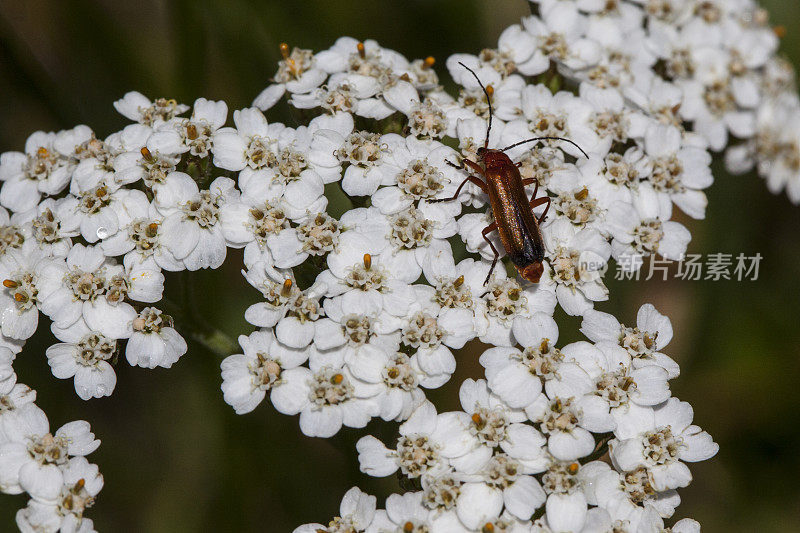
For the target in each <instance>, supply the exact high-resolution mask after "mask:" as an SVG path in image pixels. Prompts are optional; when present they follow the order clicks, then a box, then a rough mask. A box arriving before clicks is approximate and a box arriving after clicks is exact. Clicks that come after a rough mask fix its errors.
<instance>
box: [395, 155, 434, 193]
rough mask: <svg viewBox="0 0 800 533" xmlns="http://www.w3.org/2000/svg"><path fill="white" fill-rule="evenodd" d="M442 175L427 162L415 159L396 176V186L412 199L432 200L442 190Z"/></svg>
mask: <svg viewBox="0 0 800 533" xmlns="http://www.w3.org/2000/svg"><path fill="white" fill-rule="evenodd" d="M442 181H443V177H442V173H441V172H439V169H437V168H436V167H434V166H431V165H429V164H428V161H427V160H420V159H417V160H415V161H412V162H411V163H410V164H409V165H408V167H407V168H406V169H405V170H403V171H402V172H401V173H400V174H398V176H397V186H398V187H399V188H400V190H402V191H403V192H404V193H406V194H408V195H409V196H413V197H414V199H416V200H419V199H421V198H433V197H434V196H436V194H437V193H438V192H439V191H441V190H442V189H444V184H443V183H442Z"/></svg>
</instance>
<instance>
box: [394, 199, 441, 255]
mask: <svg viewBox="0 0 800 533" xmlns="http://www.w3.org/2000/svg"><path fill="white" fill-rule="evenodd" d="M389 223H390V224H391V226H392V230H391V231H392V233H391V236H390V237H389V240H390V241H391V242H392V244H393V245H394V246H395V248H398V249H406V250H410V249H413V248H422V247H425V246H428V245H429V244H430V242H431V240H432V239H433V222H432V221H430V220H427V219H426V218H425V217H424V216H423V214H422V213H421V212H420V211H418V210H417V209H416V208H414V207H409V208H408V209H406V210H405V211H401V212H400V213H397V214H396V215H392V216H391V217H389Z"/></svg>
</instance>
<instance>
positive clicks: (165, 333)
mask: <svg viewBox="0 0 800 533" xmlns="http://www.w3.org/2000/svg"><path fill="white" fill-rule="evenodd" d="M132 328H133V333H131V336H130V338H129V339H128V343H127V345H126V346H125V358H126V359H127V360H128V363H130V364H131V365H132V366H140V367H143V368H155V367H157V366H160V367H164V368H170V367H171V366H172V365H173V364H175V363H176V362H177V361H178V359H180V358H181V356H182V355H183V354H185V353H186V341H185V340H183V337H181V335H180V333H178V332H177V331H176V330H175V328H173V327H172V319H171V317H169V316H167V315H164V314H162V312H161V311H160V310H158V309H156V308H155V307H145V308H144V309H142V311H141V312H140V313H139V316H137V317H136V318H134V319H133V324H132Z"/></svg>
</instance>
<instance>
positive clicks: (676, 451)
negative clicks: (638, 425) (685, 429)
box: [642, 426, 684, 466]
mask: <svg viewBox="0 0 800 533" xmlns="http://www.w3.org/2000/svg"><path fill="white" fill-rule="evenodd" d="M642 443H643V444H644V456H645V459H646V460H647V462H648V463H649V464H650V465H652V466H655V465H665V464H670V463H672V462H674V461H677V460H678V458H679V457H680V454H681V448H682V447H683V446H684V444H683V439H682V438H680V437H678V436H675V435H673V434H672V429H671V428H670V427H669V426H667V427H665V428H661V429H659V430H656V431H649V432H647V433H645V434H644V435H642Z"/></svg>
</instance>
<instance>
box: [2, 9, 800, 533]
mask: <svg viewBox="0 0 800 533" xmlns="http://www.w3.org/2000/svg"><path fill="white" fill-rule="evenodd" d="M762 4H763V5H764V6H765V7H767V8H768V9H769V10H770V12H771V13H772V21H773V23H774V24H782V25H785V26H787V27H788V35H787V36H786V38H785V39H784V41H783V52H784V53H785V54H786V55H787V56H788V57H789V58H790V59H791V60H792V61H793V62H794V63H795V64H796V65H797V64H798V62H799V61H800V33H798V31H800V30H798V28H797V26H796V25H795V24H794V22H795V21H797V20H798V19H800V3H798V2H795V1H786V0H767V1H764V2H762ZM527 10H528V5H527V2H525V1H523V0H493V1H485V2H481V1H477V0H441V1H435V0H404V1H372V2H367V1H353V0H338V1H335V2H331V1H318V0H314V1H304V2H288V1H285V0H284V1H261V2H259V1H257V0H229V1H226V2H211V1H207V0H183V1H180V0H176V1H167V0H162V1H157V0H142V1H135V2H119V1H113V0H102V1H101V0H68V1H58V0H26V1H25V2H19V1H12V0H0V152H3V151H7V150H20V149H22V147H23V145H24V142H25V139H26V137H27V136H28V135H29V134H30V133H31V132H33V131H35V130H38V129H43V130H58V129H62V128H69V127H71V126H73V125H75V124H79V123H85V124H88V125H90V126H91V127H92V128H94V130H95V131H96V132H98V136H105V135H107V134H108V133H110V132H112V131H116V130H118V129H120V128H121V127H122V126H123V125H124V124H125V121H124V119H123V118H122V117H120V116H119V115H117V114H116V113H115V112H114V110H113V108H112V105H111V104H112V102H113V101H114V100H116V99H118V98H119V97H121V96H122V95H123V94H124V93H125V92H126V91H129V90H134V89H135V90H139V91H141V92H143V93H145V94H146V95H149V96H151V97H157V96H169V97H175V98H177V99H178V100H179V101H181V102H184V103H187V104H191V103H192V102H193V101H194V99H195V98H196V97H199V96H205V97H207V98H211V99H224V100H225V101H227V102H228V104H229V107H230V108H231V109H236V108H241V107H246V106H248V105H249V104H250V102H251V101H252V99H253V98H254V97H255V95H257V94H258V93H259V92H260V91H261V89H262V88H263V87H264V86H266V85H267V83H268V79H269V78H270V76H271V75H272V74H273V73H274V72H275V63H276V61H277V60H278V57H279V54H278V43H279V42H281V41H286V42H288V43H290V44H291V45H298V46H301V47H304V48H312V49H315V50H320V49H323V48H326V47H328V46H329V45H330V44H332V43H333V41H334V40H335V39H336V38H337V37H339V36H341V35H352V36H356V37H359V38H362V39H365V38H375V39H377V40H378V41H379V42H380V43H381V44H383V45H385V46H388V47H390V48H394V49H396V50H398V51H400V52H402V53H404V54H405V55H406V56H407V57H409V58H413V57H425V56H427V55H433V56H435V57H436V58H437V59H439V65H438V67H439V68H440V73H442V72H443V70H444V69H443V63H444V59H445V58H446V57H447V56H448V55H449V54H451V53H453V52H477V51H478V50H480V49H481V48H483V47H488V46H493V45H494V44H495V43H496V39H497V37H498V35H499V34H500V32H501V30H502V29H503V28H504V27H506V26H507V25H508V24H510V23H513V22H516V21H517V20H518V19H519V17H521V16H523V15H524V14H526V13H527ZM443 78H445V79H447V76H446V75H444V76H443ZM282 118H284V119H286V120H288V121H289V123H290V125H291V117H288V116H285V117H282ZM716 175H717V182H716V183H715V184H714V185H713V187H712V188H711V189H710V191H709V200H710V202H709V209H708V217H707V220H705V221H691V220H684V221H683V222H684V223H685V224H687V226H688V227H689V228H690V229H691V231H692V234H693V240H692V243H691V245H690V252H694V253H714V252H727V253H733V254H737V253H740V252H742V253H745V254H748V255H752V254H755V253H756V252H759V253H761V254H762V256H764V260H763V263H762V269H761V276H760V278H759V280H758V281H756V282H742V283H737V282H733V281H727V282H726V281H722V282H715V283H710V282H688V281H686V282H682V281H668V282H661V281H651V282H644V281H642V282H614V281H611V282H610V285H611V294H612V300H611V301H610V302H607V303H605V304H602V305H600V306H599V308H600V309H601V310H607V311H610V312H613V313H615V314H616V315H617V316H618V317H620V319H621V320H623V321H625V322H627V323H633V322H635V313H636V309H638V307H639V305H641V304H642V303H644V302H645V301H650V302H653V303H654V304H655V305H656V306H657V307H658V308H659V309H660V310H661V311H662V312H665V313H666V314H668V315H669V316H670V317H671V318H672V321H673V324H674V326H675V332H676V335H675V340H674V341H673V342H672V343H671V345H670V346H669V349H668V350H667V351H668V353H669V354H670V355H672V356H673V357H674V358H675V359H677V360H678V361H679V362H680V363H681V367H682V370H683V375H682V376H681V377H680V378H678V379H677V380H675V381H673V383H672V387H673V390H674V392H675V394H676V395H677V396H679V397H680V398H682V399H684V400H687V401H690V402H691V403H692V404H693V405H694V408H695V420H696V422H697V423H698V424H700V425H701V426H702V427H703V428H704V429H707V430H708V431H709V432H711V434H712V435H713V436H714V438H715V439H716V441H717V442H719V444H720V446H721V451H720V453H719V455H718V456H717V457H716V458H715V459H714V460H712V461H708V462H706V463H702V464H699V465H695V466H694V467H693V468H692V471H693V473H694V475H695V479H696V481H695V482H694V484H693V485H692V486H691V487H689V488H688V489H685V490H683V491H681V494H682V496H683V497H684V500H685V504H683V505H682V506H681V507H680V508H679V514H678V515H677V516H678V517H684V516H690V517H694V518H696V519H698V520H700V521H701V523H702V524H703V527H704V528H705V530H706V531H755V530H759V531H762V532H768V531H800V485H798V483H797V476H798V473H800V453H799V452H800V342H799V341H800V333H798V326H800V319H798V304H800V281H798V280H800V239H799V238H798V228H800V207H795V206H792V205H791V204H790V203H789V202H788V201H787V200H786V198H785V197H784V196H773V195H771V194H769V193H768V192H767V190H766V188H765V187H764V185H763V183H762V182H761V181H760V180H759V179H757V178H756V177H755V176H753V175H747V176H742V177H731V176H727V175H725V174H724V173H723V172H722V170H721V169H719V168H718V169H717V174H716ZM240 263H241V257H240V255H239V254H237V253H232V257H231V258H230V259H229V261H228V262H226V264H225V266H224V267H223V268H222V269H220V270H218V271H215V272H200V273H196V274H193V275H192V276H191V280H192V283H193V284H194V285H195V286H196V287H198V288H199V290H198V294H199V296H198V298H199V302H198V309H200V311H201V312H202V313H203V314H204V316H205V317H206V318H207V319H208V320H209V321H211V322H213V323H215V324H218V325H219V327H220V328H221V329H223V330H224V331H226V332H227V333H229V334H230V335H232V336H234V337H235V336H236V335H238V334H239V333H247V332H249V331H251V329H252V328H251V327H250V326H249V325H248V324H246V323H245V322H244V319H243V312H244V309H245V308H246V307H247V305H249V304H251V303H254V302H255V301H257V298H258V294H257V293H256V292H255V291H254V290H252V289H250V288H249V287H248V286H246V284H245V282H244V280H243V279H242V278H241V276H240V274H239V268H240ZM577 324H578V322H577V321H575V320H566V319H565V320H562V325H563V327H562V332H565V333H562V335H563V336H562V340H563V341H564V342H568V341H572V340H577V339H578V335H577V334H576V333H569V332H568V331H569V330H574V331H577ZM53 342H54V339H53V338H52V337H51V336H50V334H49V332H47V331H41V332H40V333H39V334H37V336H35V337H34V338H33V339H32V340H31V341H30V342H29V345H28V346H27V347H26V349H25V350H24V351H23V353H22V355H21V356H20V357H19V358H18V362H17V363H16V365H15V366H16V367H17V370H18V373H19V376H20V381H22V382H24V383H27V384H29V385H31V386H33V387H34V388H36V389H37V390H38V391H39V396H38V403H39V405H41V407H42V408H44V409H45V411H46V412H47V413H48V415H49V416H50V419H51V425H52V427H53V429H55V428H56V427H58V426H59V425H61V424H63V423H65V422H67V421H69V420H73V419H81V418H82V419H86V420H89V421H90V422H91V424H92V428H93V430H94V431H95V433H96V434H97V436H98V437H99V438H100V439H102V441H103V444H102V446H101V447H100V449H99V451H97V452H96V453H95V454H93V455H92V456H91V459H92V460H93V461H94V462H96V463H98V464H99V465H100V468H101V471H102V472H103V474H104V475H105V478H106V486H105V488H104V489H103V491H102V492H101V494H100V498H99V500H98V504H97V505H96V506H95V508H94V509H92V510H91V512H90V516H91V517H92V518H93V519H94V520H95V525H96V526H97V528H98V529H99V530H100V531H105V532H109V531H154V532H159V531H165V532H166V531H169V532H172V531H212V530H213V531H270V532H272V531H275V532H282V531H291V530H292V529H293V528H294V527H295V526H297V525H299V524H301V523H304V522H309V521H327V520H328V519H329V518H330V517H331V516H334V515H335V514H336V513H337V512H338V504H339V501H340V498H341V496H342V494H343V493H344V492H345V491H346V490H347V489H348V488H350V487H351V486H353V485H356V484H357V485H359V486H361V487H362V488H363V489H364V490H366V491H368V492H371V493H374V494H377V495H379V496H380V497H385V496H386V495H387V494H388V493H389V492H390V491H392V490H395V489H396V480H395V479H394V478H389V479H386V480H375V479H371V478H367V477H366V476H362V475H361V474H360V473H359V472H358V464H357V460H356V455H355V452H354V444H355V442H356V440H357V439H358V438H359V437H360V436H361V435H363V434H364V431H363V430H344V431H342V432H341V433H340V434H339V435H338V436H337V437H336V438H334V439H330V440H319V439H309V438H305V437H303V436H302V435H301V434H300V432H299V429H298V427H297V420H296V419H295V418H289V417H285V416H282V415H278V414H277V413H276V412H275V411H274V410H273V409H272V407H271V406H270V405H269V404H268V403H264V404H262V405H261V406H260V407H259V408H258V409H256V411H255V412H253V413H250V414H248V415H245V416H236V415H234V413H233V411H232V410H231V409H230V408H229V407H228V406H227V405H226V404H225V403H224V402H223V401H222V394H221V392H220V391H219V384H220V377H219V362H220V358H219V357H218V356H216V355H214V354H212V353H210V352H207V351H205V350H204V349H203V348H201V347H199V346H197V345H191V347H190V352H189V354H187V355H186V356H184V358H183V359H182V360H181V361H180V362H179V363H178V364H177V365H176V366H175V367H173V368H172V369H171V370H163V369H159V370H154V371H151V370H143V369H139V368H135V369H132V368H130V367H129V366H127V365H126V364H120V365H119V366H118V367H117V374H118V376H119V383H118V385H117V389H116V391H115V393H114V395H113V396H112V397H111V398H106V399H103V400H93V401H91V402H82V401H81V400H79V399H78V398H77V396H76V395H75V393H74V391H73V389H72V382H71V380H70V381H59V380H56V379H55V378H53V377H52V376H51V375H50V372H49V368H48V366H47V363H46V358H45V357H44V350H45V349H46V347H47V346H48V345H50V344H51V343H53ZM479 375H480V368H479V366H478V365H477V362H476V354H474V353H466V352H464V353H462V354H461V355H460V365H459V370H458V372H457V375H456V376H455V377H454V379H453V380H452V381H451V383H450V384H449V385H448V386H446V387H444V388H443V389H442V390H440V391H437V393H436V394H434V397H435V399H436V400H437V401H438V402H439V406H440V407H441V409H442V410H446V409H452V408H455V407H456V404H455V401H457V394H456V387H457V384H458V383H460V381H461V380H462V379H464V378H465V377H469V376H473V377H478V376H479ZM369 430H370V431H373V432H376V433H377V434H378V435H379V436H383V437H385V438H387V439H388V438H389V437H391V436H392V435H394V431H395V429H394V426H393V425H389V424H380V423H374V424H372V425H371V426H370V427H369ZM24 503H25V502H24V499H23V498H22V497H12V496H3V497H0V531H6V530H13V529H14V526H13V518H14V513H15V512H16V510H17V509H18V508H19V507H22V506H23V505H24Z"/></svg>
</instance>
